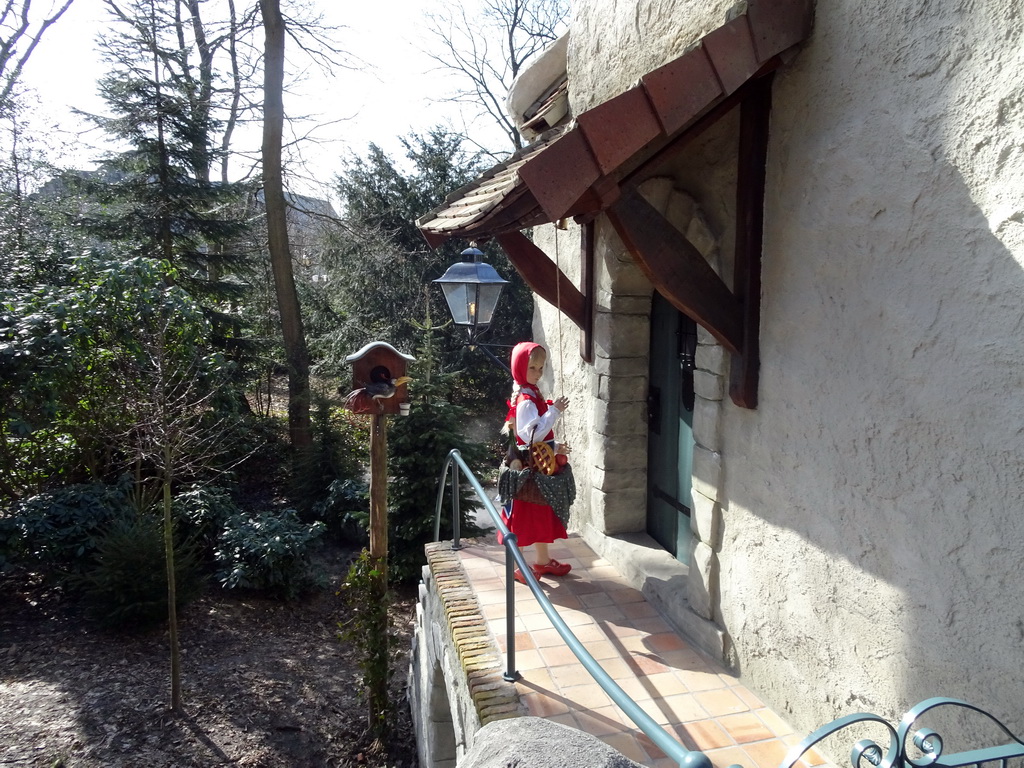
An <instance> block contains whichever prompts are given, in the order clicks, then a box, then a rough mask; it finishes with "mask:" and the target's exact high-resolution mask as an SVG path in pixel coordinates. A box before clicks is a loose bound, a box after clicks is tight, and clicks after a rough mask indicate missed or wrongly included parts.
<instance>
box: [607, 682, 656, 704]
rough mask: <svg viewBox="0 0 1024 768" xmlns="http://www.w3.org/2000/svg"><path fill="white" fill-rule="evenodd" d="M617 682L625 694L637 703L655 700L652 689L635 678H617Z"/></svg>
mask: <svg viewBox="0 0 1024 768" xmlns="http://www.w3.org/2000/svg"><path fill="white" fill-rule="evenodd" d="M615 682H616V683H617V684H618V686H619V687H620V688H621V689H622V692H623V693H625V694H626V695H627V696H629V698H631V699H632V700H633V701H635V702H637V703H639V702H641V701H646V700H648V699H651V698H653V696H652V695H651V691H650V689H648V688H647V687H646V686H644V684H643V683H641V682H640V680H638V679H637V678H635V677H622V678H619V677H616V678H615Z"/></svg>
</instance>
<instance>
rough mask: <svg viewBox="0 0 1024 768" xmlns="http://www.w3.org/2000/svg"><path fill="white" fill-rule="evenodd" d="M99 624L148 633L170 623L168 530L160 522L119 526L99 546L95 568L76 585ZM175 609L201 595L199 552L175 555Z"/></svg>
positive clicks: (147, 519)
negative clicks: (167, 556)
mask: <svg viewBox="0 0 1024 768" xmlns="http://www.w3.org/2000/svg"><path fill="white" fill-rule="evenodd" d="M75 583H76V584H77V586H79V587H80V589H81V590H82V593H83V595H84V597H85V599H86V601H87V604H88V606H89V613H90V615H92V616H93V618H95V619H96V620H97V621H98V622H99V623H100V624H102V625H104V626H107V627H110V628H116V629H129V630H143V629H148V628H150V627H153V626H155V625H157V624H159V623H161V622H163V621H166V619H167V568H166V566H165V560H164V541H163V526H162V524H161V521H160V520H159V519H158V518H156V517H155V516H149V515H139V516H137V517H136V518H135V519H134V520H131V521H118V522H117V523H115V524H114V525H113V526H112V527H111V528H110V529H109V530H108V531H107V532H105V533H104V534H102V535H101V536H100V537H98V539H97V540H96V554H95V562H94V564H93V565H91V566H89V567H88V568H87V569H86V570H85V572H84V573H83V574H82V576H81V577H79V578H78V579H76V580H75ZM174 583H175V598H176V599H175V604H176V605H177V606H178V607H181V606H184V605H186V604H187V603H189V602H190V601H192V600H194V599H195V598H196V597H198V596H199V594H200V592H201V591H202V578H201V576H200V563H199V556H198V551H197V548H196V547H195V546H194V545H193V544H191V543H184V544H181V545H178V546H176V547H175V549H174Z"/></svg>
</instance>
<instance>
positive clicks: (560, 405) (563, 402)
mask: <svg viewBox="0 0 1024 768" xmlns="http://www.w3.org/2000/svg"><path fill="white" fill-rule="evenodd" d="M553 405H554V406H555V408H557V409H558V410H559V411H564V410H565V409H566V408H568V407H569V398H568V397H565V396H564V395H563V396H562V397H560V398H558V399H557V400H555V402H554V403H553Z"/></svg>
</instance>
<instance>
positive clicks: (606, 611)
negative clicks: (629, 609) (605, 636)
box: [587, 605, 628, 624]
mask: <svg viewBox="0 0 1024 768" xmlns="http://www.w3.org/2000/svg"><path fill="white" fill-rule="evenodd" d="M587 611H588V612H589V613H590V616H591V617H592V618H593V619H594V621H596V622H598V623H600V622H605V621H612V622H615V623H616V624H625V623H626V622H627V621H628V619H627V618H626V614H624V613H623V612H622V609H621V608H620V607H619V606H617V605H598V606H595V607H593V608H588V609H587Z"/></svg>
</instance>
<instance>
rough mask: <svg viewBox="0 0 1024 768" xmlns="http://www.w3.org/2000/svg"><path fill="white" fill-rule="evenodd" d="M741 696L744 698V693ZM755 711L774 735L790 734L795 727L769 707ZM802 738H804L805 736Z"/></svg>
mask: <svg viewBox="0 0 1024 768" xmlns="http://www.w3.org/2000/svg"><path fill="white" fill-rule="evenodd" d="M741 698H743V696H742V695H741ZM754 712H755V714H756V715H757V716H758V717H760V718H761V720H762V721H764V724H765V725H766V726H768V728H769V730H771V732H772V734H773V735H775V736H789V735H790V734H791V733H793V727H792V726H791V725H790V724H789V723H787V722H786V721H785V720H783V719H782V718H781V717H779V716H778V715H777V714H776V713H775V712H774V711H772V710H770V709H768V708H767V707H764V708H763V709H755V710H754ZM800 738H803V736H801V737H800Z"/></svg>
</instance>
